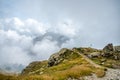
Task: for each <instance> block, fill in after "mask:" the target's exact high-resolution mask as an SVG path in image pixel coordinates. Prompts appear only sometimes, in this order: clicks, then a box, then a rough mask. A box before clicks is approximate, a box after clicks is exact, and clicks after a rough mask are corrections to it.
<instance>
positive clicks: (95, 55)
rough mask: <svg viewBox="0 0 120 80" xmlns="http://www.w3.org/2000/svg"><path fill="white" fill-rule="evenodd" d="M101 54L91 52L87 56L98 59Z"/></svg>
mask: <svg viewBox="0 0 120 80" xmlns="http://www.w3.org/2000/svg"><path fill="white" fill-rule="evenodd" d="M100 56H101V53H100V52H93V53H90V54H89V55H88V57H89V58H95V57H100Z"/></svg>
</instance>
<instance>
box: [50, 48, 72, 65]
mask: <svg viewBox="0 0 120 80" xmlns="http://www.w3.org/2000/svg"><path fill="white" fill-rule="evenodd" d="M70 54H72V50H69V49H67V48H63V49H61V50H60V51H59V52H57V53H55V54H53V55H51V56H50V58H49V59H48V67H50V66H53V65H57V64H59V63H60V62H62V61H63V60H64V59H65V58H67V56H69V55H70Z"/></svg>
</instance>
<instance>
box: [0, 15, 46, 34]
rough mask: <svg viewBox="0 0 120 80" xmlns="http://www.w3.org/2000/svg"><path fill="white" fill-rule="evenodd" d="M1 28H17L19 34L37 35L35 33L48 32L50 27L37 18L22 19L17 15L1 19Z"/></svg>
mask: <svg viewBox="0 0 120 80" xmlns="http://www.w3.org/2000/svg"><path fill="white" fill-rule="evenodd" d="M0 21H1V22H0V24H1V29H2V30H6V31H7V30H15V31H17V32H18V33H19V34H24V35H29V36H35V35H38V34H39V35H42V34H45V33H46V30H47V29H48V27H47V26H44V25H43V23H41V22H38V21H37V20H35V19H30V18H29V19H26V20H20V19H19V18H17V17H13V18H6V19H1V20H0Z"/></svg>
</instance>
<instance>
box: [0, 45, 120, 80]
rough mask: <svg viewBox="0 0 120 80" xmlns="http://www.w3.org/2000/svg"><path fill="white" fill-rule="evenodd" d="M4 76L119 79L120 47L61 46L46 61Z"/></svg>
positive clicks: (16, 78)
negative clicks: (18, 72) (13, 74)
mask: <svg viewBox="0 0 120 80" xmlns="http://www.w3.org/2000/svg"><path fill="white" fill-rule="evenodd" d="M0 79H1V78H0ZM2 79H4V77H2ZM8 79H9V80H21V79H22V80H120V46H113V44H112V43H110V44H107V45H106V46H105V47H104V48H103V49H101V50H99V49H94V48H90V47H86V48H85V47H79V48H73V49H67V48H63V49H61V50H60V51H59V52H56V53H54V54H53V55H51V56H50V58H49V59H48V60H45V61H35V62H31V63H30V64H29V65H28V66H27V67H26V68H25V69H24V70H22V73H21V74H20V75H18V76H11V77H8ZM4 80H7V79H4Z"/></svg>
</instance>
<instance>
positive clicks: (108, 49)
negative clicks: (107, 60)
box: [103, 43, 114, 57]
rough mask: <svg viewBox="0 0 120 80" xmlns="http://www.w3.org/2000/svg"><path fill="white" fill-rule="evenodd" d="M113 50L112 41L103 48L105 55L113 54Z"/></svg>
mask: <svg viewBox="0 0 120 80" xmlns="http://www.w3.org/2000/svg"><path fill="white" fill-rule="evenodd" d="M113 51H114V48H113V44H112V43H110V44H107V45H106V46H105V47H104V48H103V56H104V57H110V56H113Z"/></svg>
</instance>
